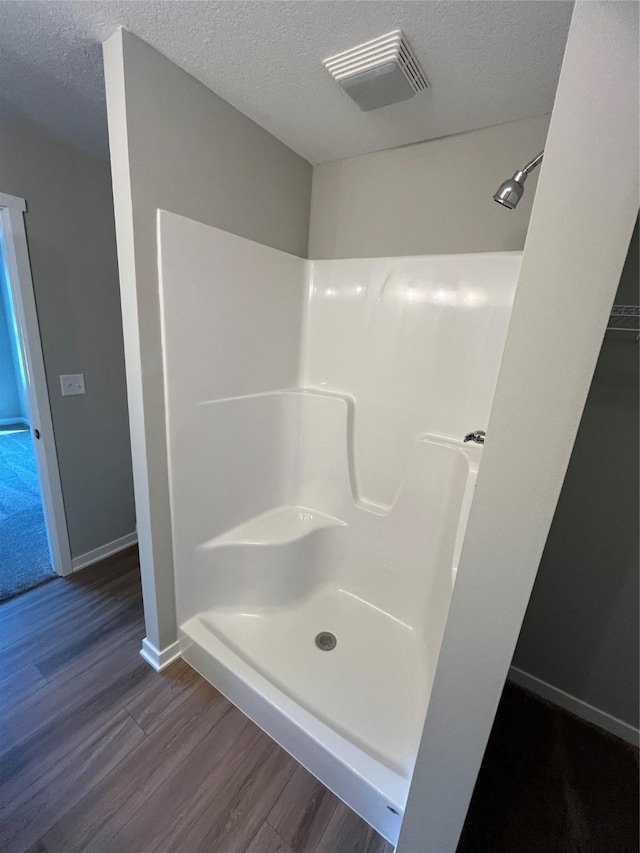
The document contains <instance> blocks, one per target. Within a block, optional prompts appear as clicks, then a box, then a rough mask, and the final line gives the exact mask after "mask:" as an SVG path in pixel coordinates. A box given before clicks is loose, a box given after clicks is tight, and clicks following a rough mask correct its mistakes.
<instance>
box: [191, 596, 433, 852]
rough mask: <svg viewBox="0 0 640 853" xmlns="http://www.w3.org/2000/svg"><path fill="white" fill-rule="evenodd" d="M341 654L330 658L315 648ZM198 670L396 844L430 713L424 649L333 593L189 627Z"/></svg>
mask: <svg viewBox="0 0 640 853" xmlns="http://www.w3.org/2000/svg"><path fill="white" fill-rule="evenodd" d="M325 631H328V632H330V633H332V634H334V635H335V637H336V640H337V642H336V645H335V648H334V649H333V650H331V651H323V650H322V649H320V648H318V646H317V645H316V642H315V640H316V636H317V635H318V634H320V633H321V632H325ZM181 647H182V655H183V657H184V658H185V660H187V661H188V662H189V663H190V664H191V665H192V666H193V667H194V668H195V669H197V670H198V671H199V672H201V673H202V675H204V676H205V677H206V678H208V679H209V680H210V681H211V682H212V683H213V684H215V685H216V687H218V688H219V689H220V690H221V691H222V692H223V693H225V695H227V696H228V698H229V699H230V700H231V701H232V702H233V703H234V704H236V705H238V706H239V707H240V708H241V710H243V711H244V712H245V713H246V714H247V715H248V716H249V717H251V718H252V719H253V720H254V721H255V722H256V723H257V724H258V725H259V726H260V727H261V728H263V729H264V730H265V731H267V732H268V733H269V734H270V735H271V736H272V737H273V738H274V739H275V740H276V741H278V743H280V744H281V745H282V746H283V747H284V748H285V749H286V750H287V751H288V752H290V753H291V754H292V755H293V756H294V757H295V758H296V759H297V760H298V761H299V762H300V763H301V764H303V765H306V766H308V767H309V768H310V769H312V770H313V773H314V774H315V775H316V776H318V777H319V778H320V779H321V781H322V782H324V784H325V785H327V787H329V788H330V789H331V790H333V791H334V792H335V793H336V794H337V795H338V796H339V797H340V798H341V799H343V800H345V801H346V802H347V803H348V804H349V805H350V806H352V808H354V809H355V811H357V812H359V813H360V815H361V816H362V817H363V818H364V819H365V820H367V821H368V822H369V823H370V824H372V825H373V826H374V827H375V828H376V829H378V831H379V832H381V833H382V834H383V835H384V836H385V837H386V838H388V839H389V840H390V841H391V842H392V843H395V842H396V840H397V835H398V832H399V829H400V823H401V815H402V812H403V809H404V804H405V802H406V797H407V792H408V788H409V782H410V778H411V773H412V771H413V765H414V762H415V756H416V753H417V749H418V744H419V740H420V733H421V730H422V725H423V722H424V712H425V708H426V705H427V699H428V697H427V695H426V683H430V681H431V679H430V678H427V677H426V668H427V663H426V660H425V643H424V639H423V638H422V637H421V636H420V635H419V634H418V633H417V632H416V631H415V630H414V629H412V628H410V627H409V626H406V625H404V624H403V623H402V622H399V621H398V620H397V619H395V618H393V617H392V616H390V615H388V614H386V613H384V612H383V611H381V610H379V609H377V608H375V607H372V606H371V605H369V604H368V603H367V602H365V601H362V600H360V599H359V598H356V597H355V596H353V595H352V594H350V593H349V592H348V591H346V590H343V589H340V588H336V587H327V588H324V589H321V590H319V591H317V592H316V593H313V594H311V595H309V596H307V597H306V598H305V599H304V600H302V601H299V602H297V603H296V605H295V606H290V607H288V608H283V609H279V610H272V611H269V612H266V613H263V614H254V613H238V612H224V611H216V610H210V611H207V612H203V613H200V614H198V615H197V616H195V617H193V618H192V619H190V620H189V621H188V622H186V623H185V624H184V625H183V626H182V630H181Z"/></svg>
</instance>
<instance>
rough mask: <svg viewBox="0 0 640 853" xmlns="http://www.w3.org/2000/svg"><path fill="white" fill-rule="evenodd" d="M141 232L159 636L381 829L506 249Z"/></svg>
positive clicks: (449, 549)
mask: <svg viewBox="0 0 640 853" xmlns="http://www.w3.org/2000/svg"><path fill="white" fill-rule="evenodd" d="M158 244H159V247H160V259H159V269H160V279H161V310H162V334H163V351H164V375H165V393H166V411H167V428H168V451H169V480H170V497H171V516H172V535H173V548H174V554H173V557H174V567H175V591H176V600H177V617H178V625H179V641H180V651H181V654H182V656H183V657H184V658H185V660H187V661H188V662H189V663H190V664H191V665H192V666H193V667H195V669H197V670H198V671H199V672H200V673H202V675H204V676H205V677H206V678H207V679H208V680H209V681H211V682H212V683H213V684H214V685H215V686H216V687H217V688H218V689H219V690H220V691H221V692H222V693H224V694H225V695H226V696H227V697H228V698H229V699H230V700H231V701H232V702H234V703H235V704H236V705H237V706H239V707H240V708H241V709H242V710H243V711H244V712H245V713H246V714H247V715H248V716H249V717H251V718H252V719H253V720H254V721H255V722H256V723H257V724H258V725H259V726H261V727H262V728H263V729H264V730H265V731H266V732H268V733H269V734H270V735H271V736H272V737H273V738H274V739H275V740H276V741H278V742H279V743H280V744H281V745H282V746H283V747H284V748H285V749H286V750H288V751H289V752H290V753H291V754H292V755H293V756H294V757H295V758H296V759H297V760H298V761H299V762H300V763H302V764H303V765H304V766H305V767H307V768H308V769H309V770H310V771H311V772H312V773H313V774H314V775H315V776H317V777H318V778H319V779H320V780H321V781H322V782H323V783H324V784H325V785H327V787H329V788H330V789H332V790H333V791H334V792H335V793H336V794H337V795H338V796H339V797H340V798H341V799H343V800H344V801H345V802H346V803H347V804H348V805H349V806H351V807H352V808H353V809H354V810H355V811H356V812H358V813H359V814H360V815H361V816H362V817H363V818H364V819H365V820H367V821H368V822H369V823H370V824H371V825H372V826H374V827H375V828H376V829H377V830H378V831H379V832H380V833H381V834H382V835H384V836H385V837H386V838H387V839H389V840H390V841H391V842H392V843H395V842H396V840H397V836H398V832H399V829H400V825H401V821H402V815H403V810H404V806H405V803H406V798H407V793H408V789H409V784H410V781H411V775H412V772H413V766H414V763H415V759H416V754H417V749H418V745H419V740H420V734H421V731H422V726H423V722H424V717H425V713H426V709H427V705H428V702H429V694H430V690H431V684H432V680H433V675H434V671H435V667H436V664H437V660H438V653H439V649H440V643H441V639H442V636H443V631H444V626H445V622H446V619H447V612H448V607H449V602H450V598H451V593H452V589H453V585H454V583H455V577H456V568H457V563H458V558H459V555H460V551H461V546H462V540H463V537H464V532H465V526H466V520H467V516H468V513H469V508H470V504H471V499H472V495H473V489H474V484H475V478H476V473H477V470H478V466H479V464H480V462H481V457H482V453H483V449H482V445H481V444H480V443H476V442H474V441H468V442H464V437H465V435H467V434H468V433H470V432H473V431H478V430H486V428H487V424H488V420H489V412H490V408H491V404H492V399H493V394H494V390H495V386H496V381H497V376H498V370H499V365H500V361H501V356H502V350H503V346H504V342H505V338H506V332H507V326H508V323H509V318H510V312H511V305H512V301H513V297H514V293H515V287H516V281H517V278H518V272H519V267H520V260H521V253H519V252H505V253H493V254H476V255H473V254H472V255H448V256H444V255H443V256H423V257H395V258H374V259H352V260H320V261H306V260H303V259H300V258H298V257H295V256H293V255H289V254H287V253H285V252H281V251H278V250H276V249H272V248H268V247H266V246H263V245H261V244H258V243H254V242H252V241H250V240H247V239H244V238H241V237H238V236H235V235H233V234H230V233H227V232H225V231H221V230H219V229H216V228H212V227H209V226H205V225H202V224H200V223H197V222H194V221H192V220H190V219H186V218H184V217H181V216H177V215H175V214H172V213H167V212H164V211H161V212H160V213H159V217H158Z"/></svg>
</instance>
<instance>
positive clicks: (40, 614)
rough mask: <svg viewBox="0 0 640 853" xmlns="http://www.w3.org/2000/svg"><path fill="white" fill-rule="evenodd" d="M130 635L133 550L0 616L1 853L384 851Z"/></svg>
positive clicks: (134, 595) (181, 668)
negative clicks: (156, 668) (144, 654)
mask: <svg viewBox="0 0 640 853" xmlns="http://www.w3.org/2000/svg"><path fill="white" fill-rule="evenodd" d="M143 636H144V623H143V618H142V602H141V590H140V574H139V568H138V560H137V553H136V551H135V549H130V550H129V551H126V552H123V553H121V554H120V555H118V556H117V557H115V558H111V559H110V560H106V561H104V562H103V563H101V564H100V565H99V566H96V567H93V568H91V569H87V570H85V571H83V572H80V573H78V574H77V575H74V576H72V577H71V578H69V579H57V580H54V581H51V582H50V583H48V584H46V585H45V586H41V587H38V588H37V589H35V590H32V591H31V592H28V593H25V594H24V595H22V596H19V597H18V598H14V599H12V600H11V601H8V602H6V603H4V604H2V605H1V606H0V703H1V704H0V714H1V720H2V723H1V726H0V850H1V851H3V853H23V851H29V853H74V851H91V853H98V851H105V853H106V851H111V853H142V851H145V853H146V851H158V853H169V851H181V853H197V851H207V852H208V853H245V851H247V853H347V851H348V853H352V851H353V853H355V851H358V853H391V851H392V848H391V846H390V845H389V844H387V843H386V842H385V841H384V840H383V839H382V838H381V837H380V836H379V835H377V834H376V833H375V832H373V830H371V828H370V827H369V826H367V824H366V823H365V822H364V821H362V820H361V819H360V818H359V817H357V815H355V814H354V813H353V812H351V811H350V810H349V809H347V808H346V807H345V806H344V805H343V804H342V803H340V802H339V800H338V799H337V798H336V797H335V796H334V795H333V794H331V793H330V792H329V791H327V789H326V788H324V787H323V786H322V785H321V784H320V783H319V782H317V781H316V780H315V779H314V778H313V777H312V776H311V775H310V774H309V773H307V771H306V770H304V769H303V768H302V767H300V766H299V765H298V764H297V763H296V762H295V761H294V760H293V759H292V758H291V757H290V756H289V755H287V753H286V752H284V750H282V749H280V748H279V747H278V746H277V745H276V744H275V743H274V742H273V741H272V740H271V739H270V738H268V737H267V736H266V735H265V734H263V733H262V732H261V731H260V729H258V728H257V726H255V725H254V724H253V723H252V722H251V721H250V720H248V719H247V718H246V717H245V716H244V715H243V714H241V713H240V711H238V710H237V709H236V708H234V707H233V706H232V705H231V704H230V703H229V702H228V701H227V700H226V699H225V698H224V697H223V696H222V695H221V694H220V693H218V692H217V691H216V690H215V689H214V688H213V687H211V685H209V684H208V683H207V682H206V681H204V679H202V678H201V677H200V676H199V675H198V674H197V673H196V672H194V671H193V670H192V669H191V668H190V667H188V666H187V665H186V664H185V663H183V662H182V661H179V662H177V663H175V664H173V665H172V666H171V667H169V668H168V669H167V670H165V672H163V673H162V674H161V675H158V674H157V673H155V672H153V670H152V669H151V668H150V667H149V666H148V665H147V664H146V663H145V662H144V660H143V659H142V658H141V657H140V655H139V654H138V652H139V650H140V645H141V640H142V637H143Z"/></svg>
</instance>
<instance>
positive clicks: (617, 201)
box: [397, 0, 639, 853]
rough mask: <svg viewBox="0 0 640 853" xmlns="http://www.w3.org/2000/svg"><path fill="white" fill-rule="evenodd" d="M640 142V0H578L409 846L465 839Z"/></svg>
mask: <svg viewBox="0 0 640 853" xmlns="http://www.w3.org/2000/svg"><path fill="white" fill-rule="evenodd" d="M638 146H639V140H638V6H637V4H635V3H626V2H621V3H608V2H595V0H594V1H593V2H590V1H587V2H585V1H584V0H582V1H581V2H580V1H579V2H578V3H577V4H576V6H575V10H574V15H573V20H572V24H571V29H570V32H569V40H568V43H567V49H566V53H565V59H564V63H563V67H562V72H561V76H560V81H559V86H558V92H557V95H556V103H555V106H554V111H553V114H552V119H551V125H550V129H549V136H548V140H547V146H546V154H545V160H544V163H543V165H542V170H541V174H540V180H539V186H538V192H537V195H536V199H535V203H534V208H533V212H532V216H531V223H530V227H529V232H528V235H527V242H526V245H525V251H524V256H523V261H522V269H521V274H520V279H519V283H518V290H517V293H516V300H515V304H514V308H513V314H512V319H511V325H510V328H509V334H508V337H507V343H506V347H505V354H504V359H503V363H502V368H501V371H500V376H499V380H498V387H497V391H496V396H495V401H494V406H493V410H492V414H491V419H490V422H489V429H488V437H487V443H486V445H485V450H484V454H483V455H484V459H483V465H482V470H481V472H480V475H479V478H478V484H477V488H476V493H475V498H474V502H473V506H472V510H471V515H470V518H469V526H468V529H467V535H466V538H465V543H464V547H463V553H462V557H461V562H460V567H459V571H458V579H457V583H456V587H455V590H454V594H453V598H452V602H451V607H450V611H449V618H448V621H447V626H446V629H445V635H444V639H443V643H442V648H441V653H440V658H439V662H438V667H437V670H436V675H435V679H434V685H433V691H432V695H431V701H430V704H429V709H428V712H427V717H426V720H425V726H424V730H423V735H422V742H421V747H420V751H419V754H418V761H417V763H416V769H415V773H414V777H413V782H412V786H411V791H410V794H409V801H408V804H407V810H406V812H405V820H404V825H403V828H402V832H401V835H400V840H399V844H398V847H397V851H398V853H424V851H425V850H428V851H434V853H454V851H455V849H456V846H457V843H458V839H459V835H460V832H461V830H462V826H463V822H464V818H465V814H466V810H467V808H468V804H469V801H470V798H471V795H472V792H473V787H474V784H475V779H476V776H477V773H478V770H479V768H480V763H481V760H482V756H483V752H484V749H485V746H486V743H487V739H488V736H489V732H490V730H491V724H492V722H493V717H494V714H495V711H496V707H497V704H498V701H499V698H500V694H501V691H502V687H503V684H504V680H505V677H506V674H507V670H508V666H509V663H510V661H511V657H512V654H513V650H514V648H515V645H516V640H517V637H518V632H519V630H520V625H521V623H522V619H523V617H524V612H525V608H526V605H527V601H528V598H529V595H530V593H531V589H532V586H533V582H534V579H535V575H536V571H537V567H538V564H539V561H540V557H541V555H542V551H543V547H544V543H545V539H546V536H547V533H548V531H549V527H550V524H551V520H552V517H553V512H554V509H555V505H556V502H557V500H558V496H559V493H560V488H561V486H562V480H563V477H564V473H565V471H566V468H567V464H568V461H569V457H570V454H571V448H572V445H573V441H574V439H575V435H576V432H577V428H578V424H579V420H580V416H581V413H582V409H583V407H584V403H585V399H586V396H587V392H588V389H589V383H590V381H591V377H592V374H593V370H594V367H595V363H596V359H597V356H598V351H599V349H600V345H601V341H602V336H603V333H604V329H605V326H606V322H607V318H608V313H609V310H610V306H611V303H612V301H613V298H614V294H615V292H616V288H617V285H618V281H619V279H620V273H621V270H622V266H623V263H624V259H625V255H626V252H627V248H628V246H629V240H630V237H631V233H632V230H633V225H634V221H635V218H636V215H637V212H638V200H639V184H638V160H639V150H638ZM516 215H517V214H516ZM489 590H490V591H491V592H490V594H487V591H489ZM471 700H472V701H471Z"/></svg>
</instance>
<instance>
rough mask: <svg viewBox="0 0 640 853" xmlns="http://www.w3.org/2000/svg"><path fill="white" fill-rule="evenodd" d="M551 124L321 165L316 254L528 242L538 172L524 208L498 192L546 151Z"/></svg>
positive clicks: (544, 121)
mask: <svg viewBox="0 0 640 853" xmlns="http://www.w3.org/2000/svg"><path fill="white" fill-rule="evenodd" d="M548 125H549V118H548V116H545V117H542V118H536V119H529V120H527V121H516V122H511V123H509V124H502V125H497V126H496V127H489V128H486V129H484V130H474V131H471V132H470V133H461V134H458V135H456V136H447V137H445V138H443V139H436V140H433V141H430V142H421V143H418V144H416V145H408V146H406V147H404V148H393V149H391V150H389V151H379V152H377V153H375V154H366V155H364V156H362V157H352V158H350V159H348V160H337V161H335V162H333V163H325V164H323V165H320V166H315V167H314V169H313V193H312V198H311V224H310V230H309V257H310V258H369V257H386V256H388V255H440V254H449V253H451V254H457V253H459V252H500V251H512V250H516V251H517V250H520V249H522V248H523V246H524V241H525V237H526V234H527V226H528V224H529V216H530V214H531V206H532V204H533V197H534V194H535V188H536V182H537V180H538V176H537V174H536V173H534V174H533V175H532V176H531V177H530V178H529V179H528V181H527V191H526V193H525V195H524V198H523V199H522V201H521V202H520V204H519V205H518V212H517V214H513V213H511V212H509V211H507V210H505V209H504V208H502V207H500V206H499V205H497V204H495V202H494V201H492V198H491V197H492V195H493V193H494V192H495V191H496V190H497V188H498V186H499V185H500V183H502V181H504V180H505V179H506V178H510V177H511V175H512V174H513V173H514V172H515V171H516V170H517V169H520V168H522V166H524V164H525V163H526V162H527V161H528V160H530V159H531V158H532V157H534V156H535V155H536V154H537V153H538V152H539V151H541V150H542V148H544V143H545V139H546V135H547V129H548Z"/></svg>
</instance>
